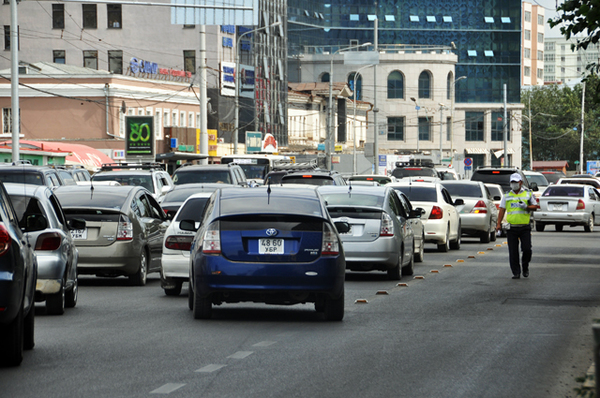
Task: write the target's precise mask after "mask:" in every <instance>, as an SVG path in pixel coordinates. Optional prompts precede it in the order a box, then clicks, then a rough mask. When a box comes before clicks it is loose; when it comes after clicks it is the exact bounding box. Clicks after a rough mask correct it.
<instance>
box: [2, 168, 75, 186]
mask: <svg viewBox="0 0 600 398" xmlns="http://www.w3.org/2000/svg"><path fill="white" fill-rule="evenodd" d="M0 181H2V182H14V183H17V184H32V185H46V186H47V187H50V188H56V187H59V186H61V185H65V182H64V181H63V179H62V177H61V176H60V174H59V173H58V170H56V169H54V168H52V167H49V166H33V165H31V164H27V163H12V164H10V165H6V166H2V167H0Z"/></svg>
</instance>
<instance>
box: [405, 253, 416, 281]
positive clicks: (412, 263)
mask: <svg viewBox="0 0 600 398" xmlns="http://www.w3.org/2000/svg"><path fill="white" fill-rule="evenodd" d="M414 252H415V250H414V249H413V253H414ZM414 273H415V255H414V254H413V255H412V256H410V262H409V263H408V265H405V266H404V267H402V275H403V276H404V275H406V276H411V275H412V274H414Z"/></svg>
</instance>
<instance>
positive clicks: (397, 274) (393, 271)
mask: <svg viewBox="0 0 600 398" xmlns="http://www.w3.org/2000/svg"><path fill="white" fill-rule="evenodd" d="M401 264H402V259H401V258H399V259H398V263H397V264H396V265H395V266H394V267H393V268H388V270H387V277H388V279H389V280H391V281H399V280H400V279H402V275H401V271H400V269H401V268H400V267H401Z"/></svg>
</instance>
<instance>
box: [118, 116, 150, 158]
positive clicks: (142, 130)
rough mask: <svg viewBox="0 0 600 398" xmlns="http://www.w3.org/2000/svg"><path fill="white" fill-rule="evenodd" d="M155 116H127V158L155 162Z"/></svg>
mask: <svg viewBox="0 0 600 398" xmlns="http://www.w3.org/2000/svg"><path fill="white" fill-rule="evenodd" d="M154 156H155V154H154V116H125V157H126V158H127V159H137V160H139V159H147V160H150V161H154Z"/></svg>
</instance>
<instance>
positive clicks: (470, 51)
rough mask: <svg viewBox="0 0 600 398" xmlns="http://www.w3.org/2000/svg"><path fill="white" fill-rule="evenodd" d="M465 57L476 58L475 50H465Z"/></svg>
mask: <svg viewBox="0 0 600 398" xmlns="http://www.w3.org/2000/svg"><path fill="white" fill-rule="evenodd" d="M467 55H468V56H469V57H476V56H477V51H475V50H467Z"/></svg>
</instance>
